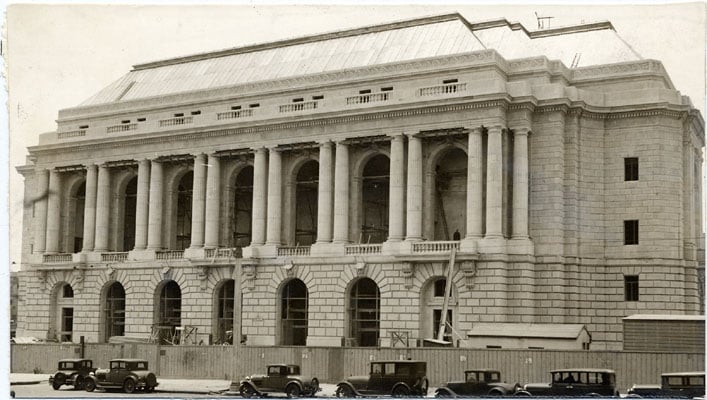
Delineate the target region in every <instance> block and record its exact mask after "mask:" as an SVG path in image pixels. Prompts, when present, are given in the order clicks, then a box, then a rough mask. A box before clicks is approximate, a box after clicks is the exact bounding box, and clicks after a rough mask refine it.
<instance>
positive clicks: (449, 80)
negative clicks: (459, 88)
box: [442, 78, 459, 85]
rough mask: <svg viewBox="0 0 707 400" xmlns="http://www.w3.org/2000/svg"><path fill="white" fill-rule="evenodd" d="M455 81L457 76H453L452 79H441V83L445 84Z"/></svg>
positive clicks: (457, 80)
mask: <svg viewBox="0 0 707 400" xmlns="http://www.w3.org/2000/svg"><path fill="white" fill-rule="evenodd" d="M457 82H459V79H457V78H454V79H445V80H443V81H442V83H443V84H445V85H446V84H448V83H457Z"/></svg>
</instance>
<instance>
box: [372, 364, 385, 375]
mask: <svg viewBox="0 0 707 400" xmlns="http://www.w3.org/2000/svg"><path fill="white" fill-rule="evenodd" d="M371 373H372V374H382V373H383V364H371Z"/></svg>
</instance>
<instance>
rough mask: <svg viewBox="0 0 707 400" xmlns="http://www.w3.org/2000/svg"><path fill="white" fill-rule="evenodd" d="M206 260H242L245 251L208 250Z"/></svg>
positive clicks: (233, 249) (237, 248) (234, 249)
mask: <svg viewBox="0 0 707 400" xmlns="http://www.w3.org/2000/svg"><path fill="white" fill-rule="evenodd" d="M204 254H205V258H242V257H243V249H242V248H240V247H233V248H226V249H206V250H204Z"/></svg>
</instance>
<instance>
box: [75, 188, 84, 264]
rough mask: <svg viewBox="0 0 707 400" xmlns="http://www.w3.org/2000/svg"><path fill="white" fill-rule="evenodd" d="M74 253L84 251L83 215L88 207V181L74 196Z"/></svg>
mask: <svg viewBox="0 0 707 400" xmlns="http://www.w3.org/2000/svg"><path fill="white" fill-rule="evenodd" d="M73 200H74V212H73V214H74V221H73V224H72V225H73V226H72V227H73V231H74V234H73V246H72V247H73V252H74V253H78V252H80V251H81V250H82V249H83V215H84V210H85V207H86V181H83V182H82V183H81V185H80V186H79V187H78V189H77V190H76V194H75V195H74V199H73Z"/></svg>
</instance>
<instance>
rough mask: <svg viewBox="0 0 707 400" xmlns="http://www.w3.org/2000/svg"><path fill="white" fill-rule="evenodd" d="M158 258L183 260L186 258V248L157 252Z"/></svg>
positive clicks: (156, 256)
mask: <svg viewBox="0 0 707 400" xmlns="http://www.w3.org/2000/svg"><path fill="white" fill-rule="evenodd" d="M155 258H156V259H158V260H181V259H182V258H184V250H162V251H158V252H156V253H155Z"/></svg>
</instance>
